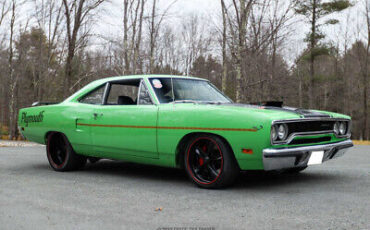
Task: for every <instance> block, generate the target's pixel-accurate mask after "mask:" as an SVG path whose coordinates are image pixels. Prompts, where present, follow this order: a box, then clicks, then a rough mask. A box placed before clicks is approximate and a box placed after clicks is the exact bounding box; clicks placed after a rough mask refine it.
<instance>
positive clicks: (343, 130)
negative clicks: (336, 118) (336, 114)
mask: <svg viewBox="0 0 370 230" xmlns="http://www.w3.org/2000/svg"><path fill="white" fill-rule="evenodd" d="M346 131H347V125H346V122H340V124H339V134H340V135H344V134H346Z"/></svg>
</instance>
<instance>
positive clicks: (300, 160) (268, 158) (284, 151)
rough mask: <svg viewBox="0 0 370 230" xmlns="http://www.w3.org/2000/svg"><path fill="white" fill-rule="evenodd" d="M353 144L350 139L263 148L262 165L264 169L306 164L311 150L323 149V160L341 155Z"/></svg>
mask: <svg viewBox="0 0 370 230" xmlns="http://www.w3.org/2000/svg"><path fill="white" fill-rule="evenodd" d="M352 146H353V143H352V141H351V140H346V141H341V142H337V143H332V144H325V145H314V146H304V147H293V148H281V149H276V148H275V149H273V148H271V149H264V150H263V165H264V169H265V170H266V171H268V170H277V169H285V168H295V167H304V166H307V163H308V160H309V159H310V156H311V152H312V151H324V158H323V162H324V161H328V160H331V159H333V158H336V157H340V156H343V155H344V153H345V152H346V151H347V150H348V149H349V148H350V147H352Z"/></svg>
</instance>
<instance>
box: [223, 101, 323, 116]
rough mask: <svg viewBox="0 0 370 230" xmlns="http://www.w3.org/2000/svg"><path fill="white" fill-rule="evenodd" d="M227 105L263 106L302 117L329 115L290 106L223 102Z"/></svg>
mask: <svg viewBox="0 0 370 230" xmlns="http://www.w3.org/2000/svg"><path fill="white" fill-rule="evenodd" d="M223 105H229V106H236V107H245V108H263V109H271V110H278V111H285V112H290V113H294V114H297V115H299V116H301V117H302V118H330V115H328V114H324V113H320V112H316V111H312V110H307V109H297V108H292V107H274V106H263V105H261V106H259V105H250V104H238V103H230V104H223Z"/></svg>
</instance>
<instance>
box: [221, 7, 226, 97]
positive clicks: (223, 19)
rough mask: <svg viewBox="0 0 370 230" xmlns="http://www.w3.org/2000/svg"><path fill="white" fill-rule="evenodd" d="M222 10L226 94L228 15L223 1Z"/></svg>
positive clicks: (223, 82)
mask: <svg viewBox="0 0 370 230" xmlns="http://www.w3.org/2000/svg"><path fill="white" fill-rule="evenodd" d="M221 10H222V84H221V85H222V87H221V89H222V92H226V87H227V15H226V6H225V2H224V1H223V0H221Z"/></svg>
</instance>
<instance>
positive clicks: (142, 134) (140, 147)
mask: <svg viewBox="0 0 370 230" xmlns="http://www.w3.org/2000/svg"><path fill="white" fill-rule="evenodd" d="M130 86H131V88H132V89H128V88H130ZM135 94H136V95H135ZM135 96H136V98H134V97H135ZM130 98H131V99H130ZM157 114H158V108H157V106H156V105H155V104H153V102H152V99H151V98H150V94H149V93H148V90H147V86H146V85H145V83H144V81H143V80H142V79H133V80H126V81H120V82H110V83H109V87H107V92H106V99H105V103H104V105H101V106H98V107H97V108H96V109H95V117H94V120H93V123H94V125H93V126H91V128H92V130H91V133H92V141H93V146H94V152H96V153H99V154H100V155H103V156H105V157H107V158H118V159H124V158H125V156H138V157H147V158H158V151H157Z"/></svg>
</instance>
